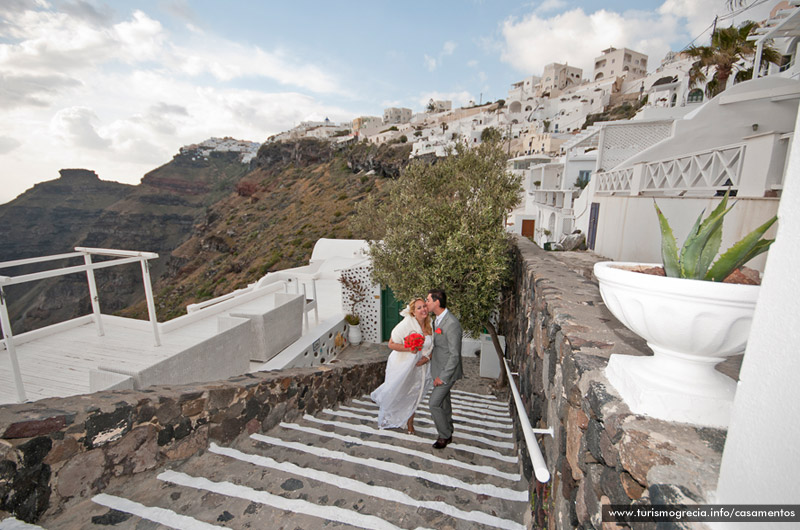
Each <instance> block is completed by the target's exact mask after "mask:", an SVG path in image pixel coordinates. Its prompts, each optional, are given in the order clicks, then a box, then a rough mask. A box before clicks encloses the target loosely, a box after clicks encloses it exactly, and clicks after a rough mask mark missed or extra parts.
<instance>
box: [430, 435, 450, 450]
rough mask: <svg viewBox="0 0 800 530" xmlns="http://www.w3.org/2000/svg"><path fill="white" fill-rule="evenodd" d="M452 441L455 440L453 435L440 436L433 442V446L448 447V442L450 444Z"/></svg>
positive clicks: (438, 447) (435, 447)
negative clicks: (447, 436) (448, 436)
mask: <svg viewBox="0 0 800 530" xmlns="http://www.w3.org/2000/svg"><path fill="white" fill-rule="evenodd" d="M452 441H453V437H452V436H451V437H450V438H438V439H437V440H436V441H435V442H434V443H433V448H434V449H444V448H445V447H447V444H449V443H450V442H452Z"/></svg>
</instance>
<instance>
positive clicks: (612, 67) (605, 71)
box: [592, 47, 647, 81]
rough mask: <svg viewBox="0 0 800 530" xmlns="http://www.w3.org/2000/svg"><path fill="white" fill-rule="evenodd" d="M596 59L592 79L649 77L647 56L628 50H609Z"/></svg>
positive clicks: (612, 48)
mask: <svg viewBox="0 0 800 530" xmlns="http://www.w3.org/2000/svg"><path fill="white" fill-rule="evenodd" d="M602 53H603V54H602V55H600V56H599V57H595V59H594V74H593V75H592V79H593V80H595V81H598V80H600V79H608V78H609V77H627V78H628V79H637V78H639V77H644V76H645V75H647V55H645V54H643V53H639V52H636V51H633V50H629V49H628V48H620V49H617V48H614V47H611V48H608V49H606V50H603V52H602Z"/></svg>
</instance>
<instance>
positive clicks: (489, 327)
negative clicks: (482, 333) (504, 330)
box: [483, 320, 506, 388]
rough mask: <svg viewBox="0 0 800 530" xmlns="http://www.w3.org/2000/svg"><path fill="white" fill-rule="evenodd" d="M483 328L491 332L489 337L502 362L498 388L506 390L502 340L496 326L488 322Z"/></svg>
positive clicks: (498, 358)
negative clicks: (498, 336)
mask: <svg viewBox="0 0 800 530" xmlns="http://www.w3.org/2000/svg"><path fill="white" fill-rule="evenodd" d="M483 326H484V327H485V328H486V329H487V330H489V335H490V336H491V337H492V344H494V351H495V353H497V360H498V361H499V362H500V377H498V378H497V388H505V386H506V365H505V363H504V362H503V347H502V346H500V339H498V338H497V330H496V329H494V325H493V324H492V323H491V322H489V321H488V320H487V321H485V322H484V323H483Z"/></svg>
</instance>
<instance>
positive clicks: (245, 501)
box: [0, 390, 528, 530]
mask: <svg viewBox="0 0 800 530" xmlns="http://www.w3.org/2000/svg"><path fill="white" fill-rule="evenodd" d="M452 396H453V413H454V421H455V424H456V430H455V433H454V435H453V443H451V444H450V445H449V446H448V447H447V448H446V449H444V450H435V449H433V448H432V447H431V444H432V443H433V441H434V440H435V438H436V431H435V429H434V427H433V421H432V420H431V417H430V414H429V412H428V408H427V402H424V403H423V405H422V406H421V407H420V409H419V410H418V411H417V417H416V431H417V433H416V434H415V435H409V434H407V433H405V432H403V431H400V430H383V431H381V430H379V429H377V426H376V423H377V421H376V418H377V412H378V409H377V406H376V405H375V404H374V403H372V401H371V400H370V399H369V397H366V396H365V397H363V398H362V399H355V400H352V401H351V402H349V403H347V404H342V405H340V406H339V407H338V408H337V409H335V410H334V409H325V410H323V411H321V412H319V413H318V414H317V415H316V416H308V415H307V416H304V417H303V418H301V419H300V420H299V421H296V422H284V423H281V424H279V425H278V426H276V427H275V428H274V429H272V430H270V431H269V432H267V433H263V434H260V433H254V434H251V435H250V436H249V437H247V436H242V437H240V438H239V439H238V440H237V441H235V442H234V443H233V444H231V446H229V447H222V446H219V445H217V444H214V443H212V444H211V445H210V446H209V448H208V450H207V451H205V452H204V453H202V454H200V455H198V456H195V457H193V458H190V459H188V460H186V461H184V462H181V463H178V464H176V465H174V466H172V469H166V470H165V469H161V470H159V471H157V472H153V473H143V474H140V475H136V476H135V477H134V478H132V479H131V478H129V479H127V480H125V481H120V482H117V483H112V484H109V485H108V486H107V487H106V488H105V490H104V492H103V493H101V494H99V495H95V496H94V497H92V498H91V499H88V500H86V501H84V502H83V503H82V504H79V505H76V506H74V507H72V508H70V509H69V510H67V511H66V512H64V513H62V514H59V515H58V516H55V517H51V518H49V519H48V520H45V521H43V522H41V523H40V525H41V527H42V528H47V529H51V530H55V529H67V528H69V529H73V528H75V529H77V528H81V529H83V528H87V529H91V528H98V529H99V528H103V527H113V528H115V529H136V530H142V529H155V528H186V529H194V528H198V529H200V528H253V529H286V530H295V529H314V528H374V529H396V528H403V529H417V528H435V529H467V528H469V529H474V528H504V529H506V528H508V529H523V528H525V526H524V523H523V518H524V514H525V513H526V511H528V484H527V482H526V481H525V479H524V478H522V477H521V476H520V465H519V462H518V458H517V454H516V450H515V444H514V437H513V431H512V420H511V418H510V417H509V412H508V406H507V404H505V403H503V402H500V401H498V400H496V399H495V398H494V397H493V396H486V395H480V394H474V393H469V392H464V391H456V390H454V391H453V394H452ZM4 524H7V525H8V528H12V526H11V524H13V523H11V521H10V520H6V521H2V522H0V529H4V528H6V526H4Z"/></svg>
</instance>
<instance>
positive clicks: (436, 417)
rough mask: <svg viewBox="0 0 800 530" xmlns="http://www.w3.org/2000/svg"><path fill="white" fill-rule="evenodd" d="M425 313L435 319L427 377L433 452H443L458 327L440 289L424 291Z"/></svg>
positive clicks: (456, 371) (456, 374)
mask: <svg viewBox="0 0 800 530" xmlns="http://www.w3.org/2000/svg"><path fill="white" fill-rule="evenodd" d="M425 302H426V305H427V306H428V311H430V312H432V313H433V314H434V315H436V319H435V320H434V322H433V353H432V354H431V377H433V386H434V388H433V392H431V397H430V399H429V401H428V403H429V406H430V410H431V416H433V422H434V423H435V424H436V430H437V431H438V433H439V439H438V440H436V443H434V444H433V447H434V449H444V448H445V447H447V444H449V443H450V442H451V441H453V409H452V407H451V406H450V389H451V388H452V387H453V383H455V382H456V380H458V379H461V376H462V375H463V371H462V369H461V335H462V333H461V324H460V323H459V322H458V319H457V318H456V317H455V316H454V315H453V314H452V313H451V312H450V311H448V310H447V295H446V294H445V292H444V291H442V290H441V289H431V290H430V291H428V298H427V299H426V300H425Z"/></svg>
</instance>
